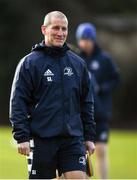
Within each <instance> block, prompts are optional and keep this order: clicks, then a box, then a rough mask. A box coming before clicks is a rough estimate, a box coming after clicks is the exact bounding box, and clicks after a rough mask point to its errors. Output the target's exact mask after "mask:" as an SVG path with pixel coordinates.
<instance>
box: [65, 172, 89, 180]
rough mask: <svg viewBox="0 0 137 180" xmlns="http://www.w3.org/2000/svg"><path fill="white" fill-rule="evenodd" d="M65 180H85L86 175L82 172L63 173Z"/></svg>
mask: <svg viewBox="0 0 137 180" xmlns="http://www.w3.org/2000/svg"><path fill="white" fill-rule="evenodd" d="M64 177H65V179H86V173H85V172H83V171H70V172H66V173H64Z"/></svg>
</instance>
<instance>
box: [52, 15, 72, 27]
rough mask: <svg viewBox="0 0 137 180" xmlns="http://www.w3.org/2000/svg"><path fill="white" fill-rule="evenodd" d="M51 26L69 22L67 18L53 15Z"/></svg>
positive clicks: (63, 24)
mask: <svg viewBox="0 0 137 180" xmlns="http://www.w3.org/2000/svg"><path fill="white" fill-rule="evenodd" d="M50 25H51V26H65V27H67V26H68V22H67V20H66V19H65V18H56V17H52V18H51V21H50Z"/></svg>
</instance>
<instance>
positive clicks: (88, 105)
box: [81, 67, 96, 153]
mask: <svg viewBox="0 0 137 180" xmlns="http://www.w3.org/2000/svg"><path fill="white" fill-rule="evenodd" d="M82 84H83V85H82V87H83V88H82V89H83V90H82V99H81V118H82V121H83V128H84V138H85V141H86V146H87V149H88V151H89V152H90V153H93V151H94V149H95V147H94V143H93V142H94V141H95V135H96V133H95V121H94V100H93V89H92V82H91V79H90V77H89V73H88V70H87V68H86V67H85V69H84V74H83V82H82Z"/></svg>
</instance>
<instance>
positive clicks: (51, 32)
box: [42, 17, 68, 47]
mask: <svg viewBox="0 0 137 180" xmlns="http://www.w3.org/2000/svg"><path fill="white" fill-rule="evenodd" d="M42 33H43V35H44V36H45V42H46V44H47V45H48V46H56V47H62V46H63V44H64V43H65V41H66V39H67V35H68V23H67V21H66V20H65V19H60V18H54V17H53V18H51V22H50V24H49V25H48V26H44V25H43V26H42Z"/></svg>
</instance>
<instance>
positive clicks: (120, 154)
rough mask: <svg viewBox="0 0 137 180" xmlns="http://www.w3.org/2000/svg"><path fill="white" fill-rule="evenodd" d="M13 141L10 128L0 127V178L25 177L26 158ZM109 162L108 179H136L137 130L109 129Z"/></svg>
mask: <svg viewBox="0 0 137 180" xmlns="http://www.w3.org/2000/svg"><path fill="white" fill-rule="evenodd" d="M13 142H14V141H13V139H12V138H11V129H10V128H4V127H3V128H0V179H9V178H10V179H25V178H27V162H26V158H25V157H24V156H21V155H19V154H18V153H17V150H16V148H15V145H14V143H13ZM94 158H95V157H94V156H93V159H94ZM109 164H110V166H109V169H110V172H109V178H110V179H137V132H132V131H111V134H110V144H109ZM93 166H95V159H94V163H93ZM94 178H96V173H95V176H94Z"/></svg>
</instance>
